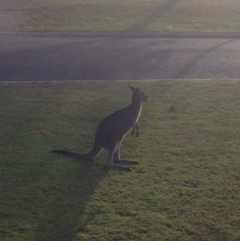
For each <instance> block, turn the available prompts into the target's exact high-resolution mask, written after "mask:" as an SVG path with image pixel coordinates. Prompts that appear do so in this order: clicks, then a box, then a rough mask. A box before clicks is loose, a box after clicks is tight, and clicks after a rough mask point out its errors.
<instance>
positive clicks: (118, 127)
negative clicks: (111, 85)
mask: <svg viewBox="0 0 240 241" xmlns="http://www.w3.org/2000/svg"><path fill="white" fill-rule="evenodd" d="M129 88H130V90H131V91H132V92H133V93H132V102H131V104H129V105H128V106H127V107H125V108H123V109H121V110H117V111H115V112H113V113H112V114H110V115H108V116H107V117H105V118H104V119H103V120H102V121H101V122H100V123H99V125H98V127H97V130H96V133H95V140H94V144H93V147H92V149H91V150H90V151H89V152H88V153H86V154H80V153H75V152H70V151H66V150H52V152H55V153H60V154H63V155H67V156H72V157H75V158H77V159H85V160H93V159H94V158H95V157H96V156H97V155H98V154H99V153H100V152H101V151H102V150H103V149H105V150H107V158H106V166H108V167H111V168H118V169H123V170H127V171H130V170H131V168H130V167H127V166H122V165H119V164H138V162H137V161H132V160H126V159H121V158H120V145H121V142H122V140H123V139H124V137H125V135H126V134H127V133H128V132H129V131H130V130H131V129H132V133H131V134H132V135H133V136H134V134H136V136H139V127H138V119H139V117H140V114H141V110H142V102H144V101H147V100H148V96H147V95H145V93H144V92H142V91H141V90H140V89H138V88H134V87H132V86H129Z"/></svg>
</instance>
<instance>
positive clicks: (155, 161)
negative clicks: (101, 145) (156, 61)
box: [0, 80, 240, 241]
mask: <svg viewBox="0 0 240 241" xmlns="http://www.w3.org/2000/svg"><path fill="white" fill-rule="evenodd" d="M129 83H131V84H132V85H137V86H139V87H140V88H142V89H143V90H145V92H146V93H147V94H148V95H149V97H150V99H149V102H148V103H145V104H144V107H143V112H142V115H141V118H140V128H141V133H140V137H139V138H136V137H132V136H131V135H129V136H127V137H126V139H125V140H124V142H123V144H122V156H123V157H130V158H132V159H136V160H138V161H139V162H140V164H139V165H137V166H135V167H133V170H132V172H124V171H118V170H106V169H105V168H103V166H104V164H105V154H104V153H103V154H101V155H100V156H99V157H98V158H97V159H96V161H95V162H93V163H91V164H88V163H81V162H80V163H79V162H76V161H75V160H74V159H71V158H67V157H64V156H59V155H54V154H51V153H49V151H50V150H51V149H53V148H68V149H70V150H79V151H82V152H84V151H87V150H88V149H89V148H90V147H91V145H92V141H93V135H94V130H95V128H96V125H97V123H98V122H99V121H100V120H101V119H102V118H103V117H104V116H106V115H107V114H109V113H110V112H112V111H114V110H115V109H118V108H121V107H124V106H125V105H127V104H128V103H129V100H130V91H129V90H128V87H127V85H128V84H129ZM239 91H240V82H239V81H234V80H232V81H212V80H211V81H191V80H182V81H164V80H162V81H141V82H92V83H37V84H26V85H24V84H1V85H0V96H1V102H0V125H1V127H2V128H1V132H0V160H1V161H0V165H1V166H0V192H1V202H0V239H1V241H15V240H17V241H26V240H31V241H38V240H39V241H49V240H51V241H54V240H56V241H61V240H62V241H80V240H81V241H82V240H104V241H108V240H109V241H110V240H114V241H115V240H121V241H124V240H138V241H141V240H142V241H146V240H183V241H190V240H199V241H204V240H212V241H214V240H216V241H221V240H223V241H225V240H231V241H239V240H240V231H239V227H240V219H239V216H240V174H239V173H240V163H239V155H240V149H239V145H240V133H239V118H240V109H239V108H238V106H239V104H240V97H239Z"/></svg>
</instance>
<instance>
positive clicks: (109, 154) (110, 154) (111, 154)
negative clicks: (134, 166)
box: [106, 147, 131, 171]
mask: <svg viewBox="0 0 240 241" xmlns="http://www.w3.org/2000/svg"><path fill="white" fill-rule="evenodd" d="M116 148H117V147H116ZM114 149H115V148H114ZM114 149H112V148H109V149H108V150H107V160H106V165H107V166H108V167H111V168H117V169H122V170H125V171H131V168H130V167H125V166H121V165H118V164H116V163H115V162H114V161H113V159H114V153H115V152H116V151H115V150H114Z"/></svg>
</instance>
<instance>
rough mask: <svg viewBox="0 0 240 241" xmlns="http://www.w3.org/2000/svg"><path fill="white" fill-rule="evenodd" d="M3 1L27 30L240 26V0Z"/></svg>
mask: <svg viewBox="0 0 240 241" xmlns="http://www.w3.org/2000/svg"><path fill="white" fill-rule="evenodd" d="M4 1H6V4H5V5H6V6H5V7H4V8H3V7H2V14H3V17H4V16H5V18H6V17H9V15H11V16H12V18H13V19H14V18H15V19H16V21H15V22H16V23H15V24H16V28H17V29H20V30H27V31H55V30H57V31H157V32H159V31H168V32H176V31H177V32H237V33H238V32H239V30H240V14H239V10H238V9H240V2H239V1H234V0H217V1H216V0H204V1H200V0H194V1H193V0H131V1H129V0H121V1H120V0H111V1H110V0H97V1H96V0H88V1H86V0H34V1H28V0H11V1H10V2H9V0H4ZM2 5H3V6H4V3H2ZM0 13H1V12H0ZM4 14H5V15H4ZM0 16H1V14H0ZM3 20H4V19H3ZM2 22H3V21H2Z"/></svg>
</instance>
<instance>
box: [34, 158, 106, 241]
mask: <svg viewBox="0 0 240 241" xmlns="http://www.w3.org/2000/svg"><path fill="white" fill-rule="evenodd" d="M100 165H101V163H100V164H97V163H96V162H94V164H92V163H91V164H80V165H79V166H78V168H77V169H76V170H75V171H74V172H73V173H69V174H68V175H66V176H64V177H63V178H62V179H61V180H60V181H59V183H58V184H57V185H56V186H55V187H54V188H53V189H52V190H51V193H49V199H51V198H52V199H53V200H51V201H50V202H49V205H48V207H47V208H46V209H45V210H44V212H43V215H42V217H41V218H40V221H39V224H38V227H37V228H36V230H35V233H34V235H35V237H34V241H50V240H51V241H54V240H56V241H72V240H73V239H74V238H75V237H76V235H77V233H79V232H81V230H84V229H85V227H86V225H87V223H86V222H87V221H84V210H85V209H86V206H87V204H88V202H89V200H90V199H91V196H92V194H93V193H94V191H95V189H96V188H97V187H98V185H99V183H100V182H101V180H102V179H103V178H104V176H105V175H106V174H107V172H108V169H107V168H103V167H102V166H100ZM87 220H89V218H87Z"/></svg>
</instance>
